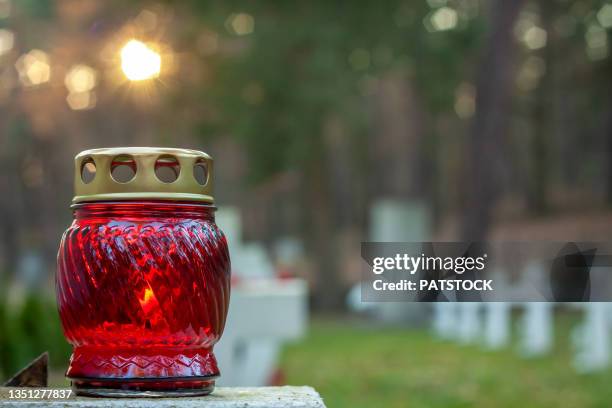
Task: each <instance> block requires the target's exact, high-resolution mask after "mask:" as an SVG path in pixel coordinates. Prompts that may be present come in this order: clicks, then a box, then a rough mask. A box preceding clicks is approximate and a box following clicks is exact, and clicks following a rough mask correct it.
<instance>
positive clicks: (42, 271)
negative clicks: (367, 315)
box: [0, 0, 612, 377]
mask: <svg viewBox="0 0 612 408" xmlns="http://www.w3.org/2000/svg"><path fill="white" fill-rule="evenodd" d="M611 30H612V2H610V1H606V0H577V1H569V0H513V1H504V0H490V1H484V0H482V1H481V0H427V1H420V2H410V1H406V0H389V1H385V2H374V1H333V2H332V1H309V2H266V1H250V2H238V1H217V0H209V1H196V0H185V1H181V2H177V1H130V2H126V1H117V0H108V1H94V0H55V1H52V0H0V195H1V196H2V198H1V199H0V214H1V217H0V373H1V372H3V373H4V376H5V377H6V376H7V375H9V374H10V373H11V372H13V371H14V370H15V369H17V368H19V367H21V366H22V365H23V364H24V363H25V362H26V361H28V360H29V359H31V358H32V357H34V355H35V354H37V352H38V350H39V349H40V347H41V344H42V342H44V346H42V347H44V349H49V350H51V355H52V358H54V359H55V360H53V361H52V362H53V364H55V365H59V366H63V365H64V364H65V356H66V353H67V345H66V344H65V342H64V340H63V338H62V336H61V329H60V328H59V325H58V322H57V316H56V313H55V310H54V305H53V304H54V300H53V299H54V295H53V289H52V288H53V274H54V270H55V255H56V251H57V246H58V242H59V238H60V236H61V233H62V231H63V230H64V229H65V228H66V227H67V225H69V223H70V221H71V213H70V210H69V204H70V200H71V198H72V177H73V157H74V155H75V154H76V153H78V152H79V151H81V150H83V149H87V148H94V147H107V146H143V145H144V146H148V145H152V146H156V145H159V146H173V147H187V148H196V149H200V150H204V151H206V152H208V153H210V154H211V155H212V156H213V157H214V158H215V166H216V171H215V177H216V179H215V198H216V201H217V203H218V204H219V205H221V206H224V205H232V206H237V207H239V208H240V211H241V213H242V218H243V222H244V225H243V230H244V235H245V239H246V240H247V241H258V242H261V243H263V244H264V245H265V246H266V248H268V249H269V250H270V255H271V256H272V257H273V258H274V251H273V248H274V244H275V242H276V241H277V239H278V238H279V237H291V238H292V239H295V240H298V241H299V242H301V243H302V244H303V248H304V252H303V259H301V261H300V262H299V263H298V264H297V266H296V267H295V268H294V269H293V270H292V273H294V274H295V275H297V276H300V277H303V278H305V279H307V280H308V282H309V284H310V288H311V293H312V296H311V306H312V308H313V310H315V311H316V312H320V313H330V312H334V313H338V312H342V311H343V309H344V307H345V306H344V305H345V297H346V294H347V293H348V291H349V289H350V287H351V286H352V285H353V284H355V283H356V282H357V281H358V280H359V262H360V256H359V251H360V247H359V243H360V242H361V241H364V240H367V239H368V237H370V236H371V235H370V233H369V231H371V229H372V227H373V226H372V222H373V221H372V218H371V208H372V206H373V205H374V203H376V202H379V201H380V200H391V201H395V202H415V203H421V204H422V205H424V206H425V207H426V208H427V209H428V214H429V215H430V217H431V238H432V239H445V240H453V239H454V240H459V239H472V240H482V239H484V238H494V239H495V238H499V239H507V240H521V239H527V238H528V239H557V240H558V239H563V240H570V239H576V240H579V239H589V240H607V237H608V235H609V234H608V231H610V230H611V228H612V212H611V211H610V204H611V203H612V58H611V57H610V55H609V53H610V44H609V42H610V38H611V37H610V32H611ZM130 39H137V40H139V41H142V42H143V43H145V44H147V45H148V46H149V47H151V48H150V49H151V50H153V51H154V52H155V53H156V54H157V55H159V56H160V58H161V65H160V68H159V72H154V73H153V74H152V75H151V78H150V79H146V80H142V81H133V80H129V78H126V75H125V72H122V68H121V64H122V62H121V58H120V51H121V49H122V47H123V46H124V45H125V44H126V43H127V42H128V41H129V40H130ZM41 293H43V294H46V296H40V294H41ZM28 294H34V295H28ZM41 316H49V318H48V319H47V318H44V319H42V318H41Z"/></svg>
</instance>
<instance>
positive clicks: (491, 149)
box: [461, 0, 525, 241]
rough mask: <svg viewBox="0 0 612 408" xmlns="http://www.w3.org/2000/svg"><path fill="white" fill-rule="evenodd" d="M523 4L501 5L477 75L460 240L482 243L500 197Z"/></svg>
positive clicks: (495, 10) (521, 1) (496, 8)
mask: <svg viewBox="0 0 612 408" xmlns="http://www.w3.org/2000/svg"><path fill="white" fill-rule="evenodd" d="M524 3H525V0H513V1H506V0H497V1H495V2H494V3H493V5H492V8H491V17H490V29H489V33H488V35H487V38H486V40H485V41H486V42H485V48H484V53H483V55H482V57H481V62H480V65H479V69H478V72H477V80H476V115H475V117H474V121H473V123H472V129H471V135H470V139H469V142H468V152H467V171H466V176H467V177H465V180H464V184H465V192H466V199H465V209H464V214H463V220H462V221H463V225H462V231H461V238H462V239H463V240H466V241H484V240H485V238H486V235H487V232H488V230H489V227H490V224H491V212H492V208H493V206H494V204H495V201H496V199H497V196H498V194H499V189H498V187H497V186H498V185H499V180H498V178H499V177H498V175H499V174H500V169H499V167H498V166H499V164H500V161H501V159H502V151H501V148H500V146H501V145H502V142H503V140H504V133H505V132H506V131H507V129H508V126H509V123H510V120H509V119H510V115H509V111H510V101H511V93H512V84H513V72H514V70H513V62H514V51H515V41H514V37H513V27H514V23H515V20H516V18H517V16H518V13H519V11H520V10H521V8H522V6H523V4H524Z"/></svg>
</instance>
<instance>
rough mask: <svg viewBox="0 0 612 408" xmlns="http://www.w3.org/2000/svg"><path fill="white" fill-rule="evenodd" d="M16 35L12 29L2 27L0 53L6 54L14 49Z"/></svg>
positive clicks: (0, 30) (0, 31)
mask: <svg viewBox="0 0 612 408" xmlns="http://www.w3.org/2000/svg"><path fill="white" fill-rule="evenodd" d="M14 44H15V35H14V34H13V32H12V31H10V30H4V29H0V55H4V54H6V53H7V52H9V51H10V50H12V49H13V45H14Z"/></svg>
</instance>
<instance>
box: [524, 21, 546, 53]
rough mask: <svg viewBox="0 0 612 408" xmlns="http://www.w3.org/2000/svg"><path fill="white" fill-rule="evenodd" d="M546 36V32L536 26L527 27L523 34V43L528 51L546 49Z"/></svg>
mask: <svg viewBox="0 0 612 408" xmlns="http://www.w3.org/2000/svg"><path fill="white" fill-rule="evenodd" d="M547 39H548V34H547V33H546V30H544V29H543V28H540V27H538V26H536V25H533V26H531V27H529V28H528V29H527V30H525V32H524V33H523V42H524V43H525V45H526V46H527V48H529V49H530V50H539V49H540V48H544V47H546V41H547Z"/></svg>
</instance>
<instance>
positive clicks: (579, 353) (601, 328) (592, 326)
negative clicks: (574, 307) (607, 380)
mask: <svg viewBox="0 0 612 408" xmlns="http://www.w3.org/2000/svg"><path fill="white" fill-rule="evenodd" d="M580 306H581V308H583V309H584V316H585V317H584V322H583V323H582V324H581V325H580V326H578V327H577V328H575V329H574V331H573V333H572V340H573V341H572V342H573V345H574V349H575V351H576V354H575V356H574V361H573V363H574V367H575V368H576V370H578V371H579V372H582V373H588V372H593V371H598V370H602V369H605V368H607V367H608V366H609V365H610V322H609V319H610V318H609V316H610V312H612V308H611V304H610V303H606V302H593V303H590V302H589V303H583V304H580Z"/></svg>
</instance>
